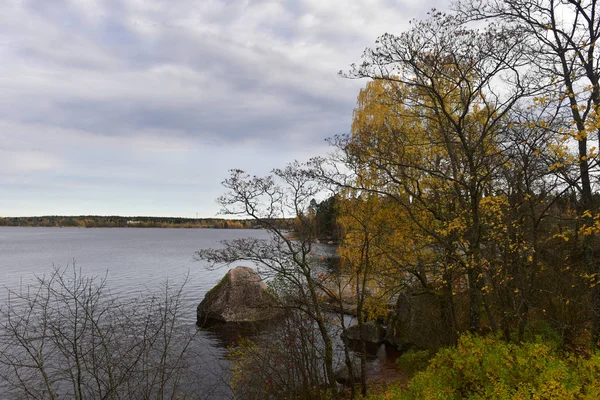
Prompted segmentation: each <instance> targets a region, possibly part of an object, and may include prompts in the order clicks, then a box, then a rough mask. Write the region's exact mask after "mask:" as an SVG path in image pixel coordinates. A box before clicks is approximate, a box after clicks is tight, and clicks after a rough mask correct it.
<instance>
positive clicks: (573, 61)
mask: <svg viewBox="0 0 600 400" xmlns="http://www.w3.org/2000/svg"><path fill="white" fill-rule="evenodd" d="M455 9H456V10H457V12H458V13H459V14H460V15H461V16H462V17H463V18H465V19H466V20H471V21H473V20H476V21H491V22H492V23H498V24H502V25H504V26H505V27H506V28H505V29H507V30H510V31H512V32H514V33H515V35H518V36H519V37H520V38H521V40H522V43H523V55H524V56H525V57H526V58H527V60H528V68H529V69H530V70H532V71H534V72H535V73H536V74H538V76H540V82H539V86H540V88H541V89H544V94H543V96H541V97H540V98H539V99H538V101H540V102H550V103H552V104H554V105H555V107H556V108H557V110H560V112H561V113H562V115H563V116H564V118H566V120H567V121H568V122H570V124H569V125H570V127H569V128H568V129H563V130H561V131H560V132H557V135H560V136H561V137H562V138H563V139H564V140H565V141H566V142H569V141H571V142H572V143H574V144H575V147H576V156H575V157H574V158H573V159H572V162H573V163H574V164H575V165H576V166H577V168H578V174H577V176H576V177H575V179H570V180H568V182H569V183H570V184H571V185H572V187H573V188H575V189H576V190H577V191H578V193H579V196H580V201H581V206H580V208H581V209H580V211H579V216H580V219H581V220H582V222H583V226H582V227H581V228H582V233H583V235H581V237H582V239H581V245H582V253H583V259H584V261H583V262H584V264H585V265H586V267H587V270H588V275H589V277H590V286H591V296H592V310H593V323H592V341H593V342H594V343H595V345H596V346H599V345H600V286H599V285H598V279H599V278H600V276H598V273H599V272H600V267H599V266H598V262H597V259H596V257H595V256H594V247H595V246H596V243H595V242H596V240H597V229H596V228H595V227H594V226H595V223H594V215H596V214H597V212H598V210H597V208H598V204H597V201H595V199H594V184H595V178H594V175H597V161H596V155H597V147H596V146H595V145H594V144H593V143H594V142H598V141H600V136H599V135H598V132H599V130H598V129H599V125H598V117H597V115H598V109H599V107H600V87H599V81H600V53H599V52H598V49H597V40H598V38H599V37H600V19H599V18H598V11H599V10H598V8H597V4H596V1H595V0H585V1H578V0H564V1H563V0H539V1H525V0H516V1H512V0H511V1H505V0H491V1H469V0H467V1H459V2H457V4H455ZM563 165H564V164H562V163H561V164H558V165H557V169H558V170H559V171H560V167H562V166H563Z"/></svg>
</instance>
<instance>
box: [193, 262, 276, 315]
mask: <svg viewBox="0 0 600 400" xmlns="http://www.w3.org/2000/svg"><path fill="white" fill-rule="evenodd" d="M282 314H283V310H282V309H280V308H277V300H276V299H275V297H274V296H273V295H272V294H271V293H270V292H269V290H268V287H267V285H266V284H265V283H264V282H263V281H262V279H261V277H260V275H258V273H257V272H256V271H255V270H254V269H252V268H249V267H236V268H234V269H230V270H229V271H228V272H227V274H225V276H224V277H223V279H221V281H220V282H219V283H218V284H217V285H216V286H215V287H213V288H212V289H211V290H209V291H208V293H206V295H205V296H204V300H202V302H201V303H200V304H199V305H198V309H197V318H198V319H197V323H198V325H200V326H202V325H204V324H205V323H207V322H211V321H213V322H214V321H220V322H257V321H264V320H267V319H271V318H276V317H278V316H281V315H282Z"/></svg>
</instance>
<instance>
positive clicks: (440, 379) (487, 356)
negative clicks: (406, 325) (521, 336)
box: [380, 335, 600, 400]
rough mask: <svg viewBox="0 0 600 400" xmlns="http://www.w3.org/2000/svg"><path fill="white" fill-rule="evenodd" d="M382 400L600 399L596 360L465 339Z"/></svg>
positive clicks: (544, 346)
mask: <svg viewBox="0 0 600 400" xmlns="http://www.w3.org/2000/svg"><path fill="white" fill-rule="evenodd" d="M380 398H382V399H589V400H592V399H599V398H600V354H596V355H593V356H591V357H589V358H587V359H586V358H583V357H577V356H574V355H571V354H568V353H562V352H560V351H559V350H558V349H557V347H556V346H554V345H553V344H551V343H550V344H548V343H540V342H531V343H523V344H512V343H506V342H504V341H501V340H499V339H495V338H492V337H476V336H472V335H465V336H463V337H462V338H461V339H460V341H459V344H458V346H457V347H456V348H446V349H442V350H440V351H439V352H438V353H437V354H436V355H435V356H434V357H433V358H432V359H431V361H430V364H429V367H427V369H426V370H424V371H422V372H419V373H417V374H416V375H415V376H414V378H413V379H412V380H411V382H410V384H409V386H408V388H407V389H402V388H400V387H397V388H395V389H391V390H390V391H388V392H387V393H385V394H384V395H382V396H381V397H380Z"/></svg>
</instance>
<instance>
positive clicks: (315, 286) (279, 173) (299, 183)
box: [197, 162, 338, 397]
mask: <svg viewBox="0 0 600 400" xmlns="http://www.w3.org/2000/svg"><path fill="white" fill-rule="evenodd" d="M223 184H224V186H225V187H226V188H227V189H228V192H227V193H226V194H225V195H223V196H222V197H220V198H219V203H220V204H221V205H222V207H223V209H222V213H223V214H225V215H231V216H238V217H239V216H245V217H250V218H252V219H254V220H255V221H256V224H257V225H259V226H261V227H262V228H265V229H267V230H268V231H269V233H270V234H271V237H270V239H268V240H260V239H255V238H248V239H238V240H233V241H225V242H223V243H224V246H225V247H224V248H223V249H206V250H201V251H199V252H197V255H198V257H199V258H200V259H204V260H207V261H208V262H209V263H210V264H211V265H212V266H219V265H223V264H231V263H234V262H237V261H240V260H247V261H252V262H253V263H255V264H256V265H257V266H258V268H259V271H260V272H261V273H262V274H263V276H268V277H272V278H273V279H274V280H275V281H277V282H278V287H279V288H280V290H279V293H278V294H279V297H280V299H281V306H282V307H288V308H293V309H295V310H299V311H301V312H302V313H303V314H304V315H306V316H307V317H308V318H309V319H310V320H311V321H313V322H314V323H315V325H316V327H317V329H318V332H319V336H320V339H321V340H320V342H321V344H322V346H323V357H322V366H323V370H324V375H325V380H326V383H327V386H328V388H329V391H330V392H331V394H332V395H333V396H334V397H337V392H338V389H337V383H336V380H335V374H334V355H333V340H332V332H331V329H330V328H331V316H330V315H329V314H328V313H327V312H326V310H325V309H324V308H323V306H322V300H323V297H324V296H327V295H328V293H329V291H328V289H327V287H326V285H324V284H323V282H324V277H323V269H322V263H321V262H320V260H319V257H318V256H317V254H316V252H315V242H316V239H317V238H316V237H315V229H314V222H315V221H314V215H312V214H311V213H309V212H308V210H309V207H310V203H311V200H313V199H314V198H318V197H319V195H320V194H321V193H322V189H323V188H322V186H321V185H320V183H319V182H318V181H316V180H314V179H312V177H311V174H310V173H309V171H307V170H306V169H304V168H303V166H302V165H301V164H299V163H297V162H296V163H294V164H291V165H289V166H287V167H286V168H285V169H282V170H280V169H276V170H274V171H273V173H272V174H271V175H269V176H266V177H263V178H261V177H256V176H254V177H251V176H249V175H247V174H246V173H244V172H243V171H241V170H233V171H231V176H230V177H229V178H228V179H226V180H225V181H224V182H223ZM285 219H291V220H293V221H294V224H293V231H291V230H288V229H286V227H285V224H282V220H285Z"/></svg>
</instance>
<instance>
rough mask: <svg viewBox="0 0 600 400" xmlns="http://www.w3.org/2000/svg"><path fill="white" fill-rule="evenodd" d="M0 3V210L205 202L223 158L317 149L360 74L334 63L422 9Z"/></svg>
mask: <svg viewBox="0 0 600 400" xmlns="http://www.w3.org/2000/svg"><path fill="white" fill-rule="evenodd" d="M5 3H6V4H4V5H3V13H2V14H0V37H1V39H0V57H2V60H3V62H2V65H0V89H1V90H2V92H3V94H4V96H2V97H1V98H0V169H1V170H2V172H0V185H2V187H3V192H4V194H5V195H4V196H3V197H4V198H3V199H2V200H0V215H23V214H26V215H30V214H45V213H68V214H70V213H87V214H89V213H123V214H136V213H138V212H137V211H136V208H135V205H136V204H142V203H143V204H145V206H144V207H146V208H144V209H143V210H144V211H143V210H142V209H140V210H139V213H154V214H160V215H177V214H181V215H182V213H187V214H186V215H188V216H191V215H195V212H201V213H202V214H203V215H207V216H208V215H212V214H214V212H216V209H217V208H216V205H215V204H214V201H213V199H214V197H216V195H218V194H219V192H220V190H221V189H220V187H219V182H220V181H221V180H222V179H223V178H224V177H225V176H226V175H227V172H226V171H227V169H229V168H234V167H235V168H244V169H250V170H252V172H253V173H264V172H266V171H268V170H269V169H270V168H272V167H280V166H282V164H283V163H285V162H286V161H291V160H293V159H294V158H301V159H306V158H308V157H310V156H311V155H316V154H319V153H323V152H325V151H327V149H326V146H325V144H324V139H325V138H326V137H329V136H332V135H334V134H337V133H341V132H346V131H348V129H349V126H350V122H351V114H352V108H353V107H354V104H355V98H356V95H357V94H358V90H359V88H360V87H361V86H363V85H364V82H356V81H349V80H345V79H342V78H340V77H338V76H336V71H338V70H339V69H344V68H346V66H347V65H349V64H350V63H351V62H354V61H358V60H359V58H360V54H361V52H362V49H363V48H364V47H365V46H369V45H371V44H373V42H374V39H375V38H376V37H377V36H378V35H379V34H381V33H383V32H386V31H399V30H402V29H405V28H406V27H407V26H408V24H407V22H408V19H409V18H412V17H419V16H423V15H424V13H425V12H426V11H427V10H426V9H425V8H424V6H423V4H422V2H417V1H413V0H410V1H403V2H395V1H390V0H361V1H358V0H357V1H347V2H326V1H322V0H298V1H275V0H273V1H270V0H251V1H241V0H240V1H235V0H230V1H223V0H199V1H195V0H53V1H45V0H29V1H17V0H6V1H5ZM432 5H433V4H431V3H429V4H428V5H427V7H431V6H432ZM167 187H168V191H170V192H172V195H166V194H165V193H164V192H165V190H161V189H160V188H167ZM142 198H143V199H144V201H143V202H142V201H141V200H140V199H142ZM36 199H37V200H36ZM138 200H139V201H138ZM142 211H143V212H142Z"/></svg>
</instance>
